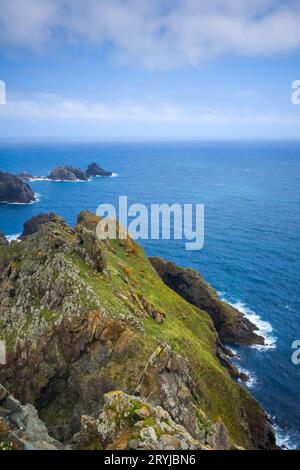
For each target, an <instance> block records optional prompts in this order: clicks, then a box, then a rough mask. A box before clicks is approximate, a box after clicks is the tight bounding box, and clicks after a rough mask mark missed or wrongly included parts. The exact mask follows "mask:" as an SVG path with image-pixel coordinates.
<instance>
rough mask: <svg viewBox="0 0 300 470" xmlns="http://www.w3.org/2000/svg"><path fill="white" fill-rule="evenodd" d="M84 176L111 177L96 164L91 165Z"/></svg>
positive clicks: (109, 172)
mask: <svg viewBox="0 0 300 470" xmlns="http://www.w3.org/2000/svg"><path fill="white" fill-rule="evenodd" d="M86 175H87V176H88V177H90V176H111V175H112V172H111V171H106V170H103V168H101V167H100V166H99V165H97V163H91V164H90V165H89V166H88V167H87V170H86Z"/></svg>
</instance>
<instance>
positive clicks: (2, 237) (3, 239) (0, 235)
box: [0, 232, 8, 246]
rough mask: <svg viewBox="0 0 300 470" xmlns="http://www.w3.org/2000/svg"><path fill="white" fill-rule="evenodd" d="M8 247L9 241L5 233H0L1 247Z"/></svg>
mask: <svg viewBox="0 0 300 470" xmlns="http://www.w3.org/2000/svg"><path fill="white" fill-rule="evenodd" d="M7 245H8V240H6V238H5V236H4V235H3V233H1V232H0V246H7Z"/></svg>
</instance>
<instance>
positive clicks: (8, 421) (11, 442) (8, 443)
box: [0, 384, 63, 450]
mask: <svg viewBox="0 0 300 470" xmlns="http://www.w3.org/2000/svg"><path fill="white" fill-rule="evenodd" d="M1 447H2V448H4V449H7V450H9V449H14V450H61V449H63V446H62V445H61V444H60V443H59V442H58V441H56V440H55V439H53V438H51V437H50V436H49V434H48V431H47V428H46V426H45V425H44V423H43V422H42V421H41V420H40V418H39V416H38V412H37V410H36V409H35V407H34V406H32V405H30V404H27V405H22V404H21V403H20V402H19V400H16V399H15V398H13V397H12V396H11V395H10V394H9V393H8V391H7V390H6V389H5V388H4V387H3V386H2V385H1V384H0V450H1Z"/></svg>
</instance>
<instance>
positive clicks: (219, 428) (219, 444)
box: [207, 417, 230, 450]
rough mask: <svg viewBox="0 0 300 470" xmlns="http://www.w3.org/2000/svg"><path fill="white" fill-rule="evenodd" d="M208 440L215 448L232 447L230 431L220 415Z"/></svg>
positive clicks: (226, 448)
mask: <svg viewBox="0 0 300 470" xmlns="http://www.w3.org/2000/svg"><path fill="white" fill-rule="evenodd" d="M207 441H208V443H209V445H210V446H211V447H212V448H213V449H217V450H228V449H230V444H229V439H228V431H227V429H226V427H225V426H224V424H223V422H222V420H221V418H220V417H218V418H217V420H216V422H215V424H214V426H213V429H212V431H211V433H209V435H208V438H207Z"/></svg>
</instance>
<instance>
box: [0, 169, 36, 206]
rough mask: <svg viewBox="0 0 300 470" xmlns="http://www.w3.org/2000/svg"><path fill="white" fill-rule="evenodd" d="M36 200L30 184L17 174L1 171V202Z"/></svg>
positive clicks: (26, 202) (22, 202)
mask: <svg viewBox="0 0 300 470" xmlns="http://www.w3.org/2000/svg"><path fill="white" fill-rule="evenodd" d="M35 200H36V198H35V195H34V192H33V191H32V189H31V188H30V187H29V186H28V184H26V183H24V181H22V180H21V179H20V178H18V177H17V176H15V175H12V174H10V173H3V172H0V202H8V203H19V204H29V203H30V202H33V201H35Z"/></svg>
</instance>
